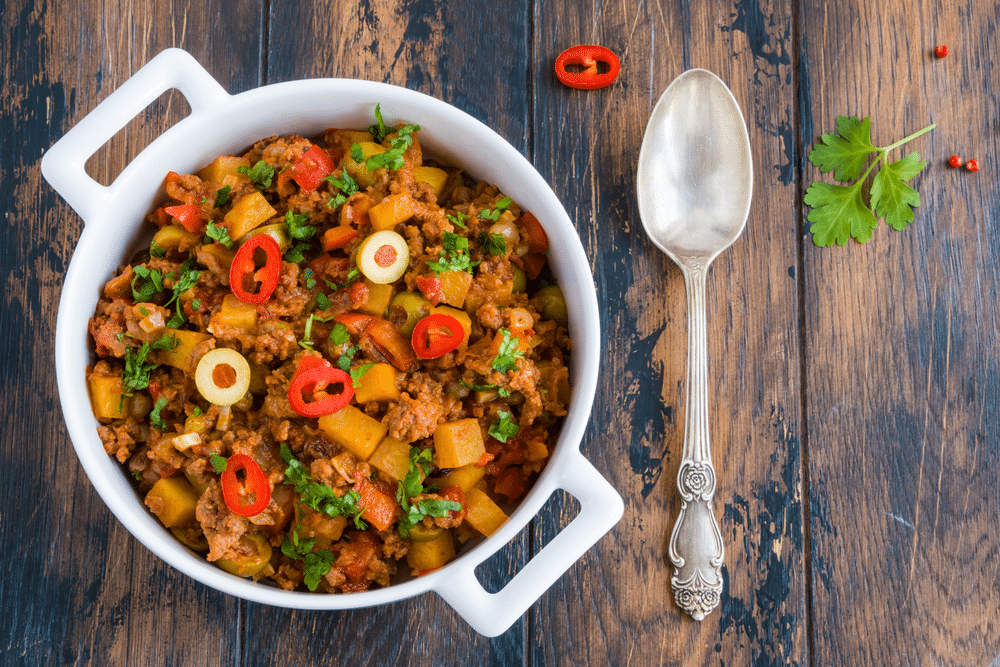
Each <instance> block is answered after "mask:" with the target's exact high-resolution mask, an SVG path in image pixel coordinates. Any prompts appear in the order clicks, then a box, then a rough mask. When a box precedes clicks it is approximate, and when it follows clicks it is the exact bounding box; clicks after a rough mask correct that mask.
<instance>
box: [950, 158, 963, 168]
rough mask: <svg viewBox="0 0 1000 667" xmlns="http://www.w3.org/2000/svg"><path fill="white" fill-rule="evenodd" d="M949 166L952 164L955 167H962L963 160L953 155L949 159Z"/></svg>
mask: <svg viewBox="0 0 1000 667" xmlns="http://www.w3.org/2000/svg"><path fill="white" fill-rule="evenodd" d="M948 164H950V165H951V166H953V167H961V166H962V158H960V157H958V156H957V155H952V156H951V157H950V158H948Z"/></svg>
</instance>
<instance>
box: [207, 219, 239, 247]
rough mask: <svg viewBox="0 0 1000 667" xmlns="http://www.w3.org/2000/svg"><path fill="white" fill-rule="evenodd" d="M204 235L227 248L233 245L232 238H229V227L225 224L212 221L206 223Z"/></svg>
mask: <svg viewBox="0 0 1000 667" xmlns="http://www.w3.org/2000/svg"><path fill="white" fill-rule="evenodd" d="M205 236H206V237H208V238H210V239H212V240H213V241H215V242H216V243H221V244H222V245H224V246H226V247H227V248H232V247H233V240H232V239H231V238H229V228H228V227H226V226H225V225H217V224H215V223H214V222H210V223H208V227H206V228H205Z"/></svg>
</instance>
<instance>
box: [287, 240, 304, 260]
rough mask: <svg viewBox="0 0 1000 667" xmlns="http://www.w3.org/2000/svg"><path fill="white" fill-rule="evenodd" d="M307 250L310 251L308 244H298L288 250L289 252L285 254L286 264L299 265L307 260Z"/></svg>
mask: <svg viewBox="0 0 1000 667" xmlns="http://www.w3.org/2000/svg"><path fill="white" fill-rule="evenodd" d="M306 250H309V244H308V243H296V244H295V245H294V246H292V247H291V248H289V249H288V252H286V253H285V256H284V259H285V261H286V262H291V263H292V264H298V263H299V262H302V261H303V260H305V258H306V255H305V252H306Z"/></svg>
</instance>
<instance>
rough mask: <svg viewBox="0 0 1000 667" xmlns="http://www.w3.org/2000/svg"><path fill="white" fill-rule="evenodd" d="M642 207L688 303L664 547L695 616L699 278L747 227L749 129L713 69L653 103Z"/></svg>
mask: <svg viewBox="0 0 1000 667" xmlns="http://www.w3.org/2000/svg"><path fill="white" fill-rule="evenodd" d="M637 189H638V199H639V215H640V217H641V218H642V226H643V227H644V228H645V230H646V233H647V234H648V235H649V238H650V239H651V240H652V241H653V243H655V244H656V246H657V247H658V248H660V250H662V251H663V252H665V253H667V255H669V256H670V258H671V259H673V260H674V262H676V263H677V265H678V266H680V268H681V273H683V274H684V284H685V286H686V290H687V303H688V371H687V399H686V403H687V417H686V418H685V420H684V421H685V423H684V451H683V453H682V455H681V464H680V468H679V470H678V471H677V487H678V490H679V491H680V494H681V510H680V513H679V514H678V515H677V521H676V523H675V524H674V529H673V532H672V533H671V535H670V546H669V549H668V555H669V557H670V562H671V564H672V565H673V567H674V574H673V576H672V577H671V579H670V583H671V587H672V588H673V590H674V600H675V601H676V602H677V604H678V606H680V607H681V609H683V610H684V611H686V612H688V613H689V614H691V617H692V618H694V619H695V620H698V621H700V620H702V619H703V618H704V617H705V614H707V613H709V612H710V611H712V609H714V608H715V607H716V606H717V605H718V604H719V597H720V595H721V594H722V559H723V555H724V547H723V543H722V533H721V532H719V524H718V522H717V521H716V519H715V514H714V513H713V510H712V500H713V498H714V497H715V487H716V479H715V468H714V466H713V465H712V455H711V449H710V446H709V437H708V432H709V429H708V340H707V338H708V337H707V318H706V315H705V276H706V274H707V271H708V266H709V264H711V262H712V260H713V259H715V258H716V257H717V256H718V255H719V253H721V252H722V251H723V250H725V249H726V248H728V247H729V246H730V245H732V243H733V241H735V240H736V239H737V237H739V235H740V234H741V233H742V232H743V228H744V227H745V226H746V221H747V215H748V214H749V212H750V197H751V194H752V191H753V162H752V160H751V156H750V137H749V136H748V135H747V129H746V125H745V124H744V122H743V115H742V114H741V113H740V107H739V105H738V104H737V103H736V99H735V98H734V97H733V94H732V93H731V92H730V91H729V88H727V87H726V84H724V83H723V82H722V81H721V80H720V79H719V77H717V76H715V75H714V74H712V73H711V72H709V71H707V70H703V69H694V70H688V71H687V72H684V73H683V74H681V75H680V76H678V77H677V78H676V79H674V82H673V83H671V84H670V86H669V87H668V88H667V89H666V90H665V91H664V92H663V95H662V96H661V97H660V100H659V101H658V102H657V103H656V107H654V109H653V113H652V115H651V116H650V119H649V123H648V124H647V126H646V133H645V135H644V137H643V140H642V150H641V151H640V152H639V166H638V174H637Z"/></svg>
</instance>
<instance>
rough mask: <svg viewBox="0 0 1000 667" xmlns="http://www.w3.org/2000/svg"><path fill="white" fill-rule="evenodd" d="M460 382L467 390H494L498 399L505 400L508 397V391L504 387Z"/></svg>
mask: <svg viewBox="0 0 1000 667" xmlns="http://www.w3.org/2000/svg"><path fill="white" fill-rule="evenodd" d="M461 382H462V384H463V385H464V386H466V387H468V388H469V389H474V390H476V391H488V390H490V389H496V390H497V395H498V396H500V398H507V397H508V396H510V390H508V389H507V388H506V387H498V386H497V385H495V384H475V383H472V384H469V383H468V382H466V381H465V380H462V381H461Z"/></svg>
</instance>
